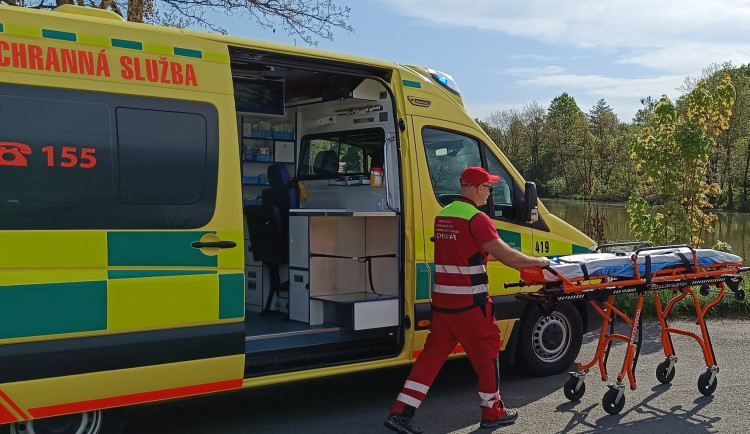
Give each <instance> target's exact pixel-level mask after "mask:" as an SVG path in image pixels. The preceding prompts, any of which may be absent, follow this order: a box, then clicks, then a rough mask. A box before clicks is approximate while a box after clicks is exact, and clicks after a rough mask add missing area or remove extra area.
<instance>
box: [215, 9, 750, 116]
mask: <svg viewBox="0 0 750 434" xmlns="http://www.w3.org/2000/svg"><path fill="white" fill-rule="evenodd" d="M334 2H335V4H337V5H339V6H349V7H351V13H350V15H349V20H348V22H349V24H351V25H352V26H353V27H354V29H355V30H354V32H353V33H347V32H346V31H344V30H334V40H333V41H329V40H322V39H321V40H319V43H318V46H317V48H320V49H324V50H328V51H337V52H343V53H349V54H356V55H359V56H365V57H372V58H377V59H381V60H388V61H393V62H396V63H401V64H409V65H422V66H425V67H428V68H433V69H436V70H440V71H443V72H445V73H448V74H450V75H452V76H453V78H454V79H455V80H456V82H457V83H458V86H459V88H460V90H461V93H462V96H463V100H464V104H465V106H466V108H467V110H468V112H469V114H470V115H471V116H472V117H474V118H479V119H482V120H484V119H486V118H487V117H488V116H490V115H491V114H492V113H495V112H498V111H501V110H508V109H513V108H515V109H518V110H521V109H522V108H523V107H524V105H526V104H530V103H532V102H536V103H537V104H539V105H541V106H542V107H544V108H547V107H549V105H550V102H551V101H552V99H553V98H555V97H557V96H559V95H561V94H562V93H563V92H567V93H568V95H570V96H572V97H573V98H574V99H575V100H576V102H577V103H578V107H579V108H580V109H581V110H582V111H583V112H584V113H588V112H589V111H590V110H591V108H592V107H593V106H594V105H595V104H596V103H597V101H599V100H600V99H604V101H605V102H606V103H607V104H608V105H609V106H610V107H611V108H612V110H613V111H614V112H615V114H616V115H617V116H618V117H619V119H620V121H622V122H631V121H632V119H633V116H634V115H635V113H636V112H637V111H638V110H639V109H640V108H642V105H641V102H640V100H641V98H644V97H648V96H651V97H654V98H657V99H658V98H659V97H661V96H662V95H667V96H668V97H670V98H671V99H672V100H675V99H676V98H677V97H678V96H680V95H681V94H682V93H683V92H682V91H681V90H680V88H681V86H683V84H684V83H685V79H686V78H687V77H691V78H700V77H701V76H702V75H703V72H704V70H705V69H706V68H708V67H710V66H711V65H713V64H723V63H725V62H731V63H732V64H733V65H734V66H740V65H743V64H747V63H750V38H748V37H747V23H748V22H750V1H748V0H744V1H742V0H679V1H678V0H658V1H654V0H629V1H622V0H546V1H544V0H524V1H508V0H505V1H503V0H334ZM217 21H218V23H219V24H220V25H222V26H224V27H225V28H226V29H227V30H228V31H229V34H231V35H234V36H242V37H248V38H253V39H261V40H267V41H272V42H279V43H286V44H292V45H303V44H302V42H301V41H300V39H299V37H297V38H296V39H295V37H293V36H289V35H288V34H287V33H286V32H285V31H284V30H283V29H282V28H281V26H279V27H278V28H277V29H276V31H275V32H272V31H270V30H266V29H262V28H259V26H257V25H256V24H255V23H254V22H253V21H251V20H250V19H249V18H242V17H220V18H219V19H218V20H217Z"/></svg>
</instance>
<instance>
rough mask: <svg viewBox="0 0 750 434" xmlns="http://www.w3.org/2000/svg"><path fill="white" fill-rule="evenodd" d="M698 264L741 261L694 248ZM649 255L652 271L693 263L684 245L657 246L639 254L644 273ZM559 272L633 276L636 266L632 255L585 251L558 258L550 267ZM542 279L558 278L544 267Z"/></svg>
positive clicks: (570, 277)
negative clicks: (661, 248) (671, 246)
mask: <svg viewBox="0 0 750 434" xmlns="http://www.w3.org/2000/svg"><path fill="white" fill-rule="evenodd" d="M695 253H696V257H697V259H698V266H700V267H712V266H721V264H728V265H729V264H742V258H741V257H739V256H737V255H733V254H731V253H727V252H721V251H718V250H713V249H695ZM647 257H649V258H650V270H651V273H656V272H658V271H661V270H664V269H666V268H670V267H671V268H675V267H684V266H689V265H693V254H692V252H691V251H690V249H689V248H687V247H681V248H669V249H663V250H660V249H656V250H648V251H646V252H641V253H640V254H639V255H638V258H637V259H638V261H637V262H638V273H639V274H640V275H641V276H644V275H645V274H646V271H647V267H646V262H647V260H646V258H647ZM550 267H551V268H552V269H553V270H555V271H556V272H557V273H558V274H560V275H562V276H564V277H565V278H566V279H568V280H577V279H581V278H586V277H587V276H588V277H590V278H592V279H593V278H597V279H601V278H605V277H618V278H632V277H635V273H634V270H635V267H634V264H633V260H632V259H631V255H630V254H628V255H626V256H618V255H615V254H613V253H584V254H580V255H568V256H561V257H559V258H558V263H557V264H553V265H551V266H550ZM544 278H545V281H547V282H557V281H559V280H560V278H559V277H557V276H555V275H554V274H553V273H552V272H550V271H549V270H544Z"/></svg>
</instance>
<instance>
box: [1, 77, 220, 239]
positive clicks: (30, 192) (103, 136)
mask: <svg viewBox="0 0 750 434" xmlns="http://www.w3.org/2000/svg"><path fill="white" fill-rule="evenodd" d="M0 119H2V121H1V122H0V183H1V184H2V185H1V186H0V230H22V229H195V228H200V227H202V226H205V225H206V224H207V223H208V222H209V221H210V220H211V218H212V217H213V214H214V209H215V204H216V192H217V182H218V153H219V133H218V111H217V109H216V107H215V106H213V105H212V104H208V103H205V102H197V101H182V100H179V101H178V100H173V99H167V98H156V97H150V96H148V97H147V96H135V95H122V94H109V93H105V92H91V91H80V90H71V89H56V88H47V87H39V86H22V85H12V84H4V83H0Z"/></svg>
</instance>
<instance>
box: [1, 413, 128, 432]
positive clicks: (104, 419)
mask: <svg viewBox="0 0 750 434" xmlns="http://www.w3.org/2000/svg"><path fill="white" fill-rule="evenodd" d="M79 430H81V431H80V432H81V433H83V434H121V433H123V432H124V430H125V418H124V417H123V415H122V412H121V411H120V410H119V409H118V410H108V411H102V410H94V411H86V412H83V413H74V414H68V415H64V416H55V417H49V418H44V419H34V420H29V421H24V422H16V423H14V424H11V425H10V433H11V434H27V433H35V434H74V433H77V432H79Z"/></svg>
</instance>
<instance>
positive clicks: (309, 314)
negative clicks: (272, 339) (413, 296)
mask: <svg viewBox="0 0 750 434" xmlns="http://www.w3.org/2000/svg"><path fill="white" fill-rule="evenodd" d="M290 213H291V216H290V225H289V226H290V235H289V244H290V257H289V273H290V295H289V304H290V317H289V318H290V319H292V320H296V321H302V322H309V324H311V325H320V324H330V325H336V326H339V327H343V328H347V329H351V330H366V329H373V328H382V327H391V326H395V325H398V321H399V317H398V314H399V301H398V260H397V256H396V251H397V249H398V244H397V240H398V217H397V216H396V215H395V213H392V212H381V213H376V212H366V213H358V212H347V211H345V210H323V209H317V210H312V209H310V210H306V209H296V210H291V211H290Z"/></svg>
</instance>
